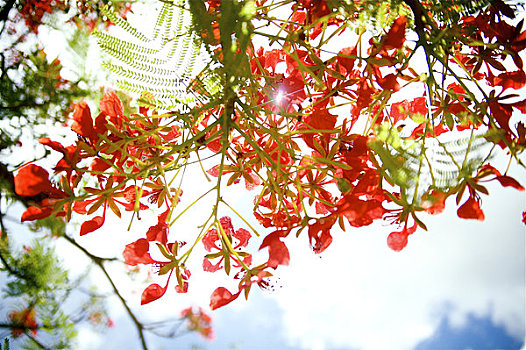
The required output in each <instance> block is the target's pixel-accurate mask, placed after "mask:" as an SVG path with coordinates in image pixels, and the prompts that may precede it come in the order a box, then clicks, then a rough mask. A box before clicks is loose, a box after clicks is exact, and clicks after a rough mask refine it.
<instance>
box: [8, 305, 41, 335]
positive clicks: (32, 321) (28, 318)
mask: <svg viewBox="0 0 526 350" xmlns="http://www.w3.org/2000/svg"><path fill="white" fill-rule="evenodd" d="M9 320H11V322H13V325H14V327H12V328H11V334H12V335H13V338H17V337H19V336H21V335H22V334H24V333H25V332H27V331H31V333H33V335H37V333H38V323H37V321H36V315H35V310H34V309H24V310H22V311H13V312H11V313H10V314H9Z"/></svg>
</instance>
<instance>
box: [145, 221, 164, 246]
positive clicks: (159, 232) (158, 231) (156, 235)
mask: <svg viewBox="0 0 526 350" xmlns="http://www.w3.org/2000/svg"><path fill="white" fill-rule="evenodd" d="M146 238H148V240H149V241H157V242H159V243H161V244H163V245H166V242H168V224H166V223H159V224H157V225H154V226H151V227H150V228H149V229H148V232H146Z"/></svg>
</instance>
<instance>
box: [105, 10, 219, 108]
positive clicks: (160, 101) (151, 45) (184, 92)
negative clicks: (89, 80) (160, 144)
mask: <svg viewBox="0 0 526 350" xmlns="http://www.w3.org/2000/svg"><path fill="white" fill-rule="evenodd" d="M183 5H184V1H177V2H176V3H172V2H164V3H163V6H162V8H161V10H160V12H159V14H158V16H157V20H156V22H155V26H154V29H153V35H152V36H151V37H148V36H146V35H144V34H143V33H141V32H139V31H138V30H136V29H135V28H134V27H132V26H131V25H130V24H129V23H128V22H127V21H125V20H123V19H122V18H120V17H118V16H117V15H116V14H115V13H114V12H113V11H112V10H111V8H109V7H106V8H105V9H104V12H105V14H106V15H107V16H108V18H109V20H111V21H112V22H114V23H115V25H116V26H117V27H119V28H121V29H122V30H123V31H124V33H125V36H128V37H129V40H125V39H121V38H118V37H115V36H112V35H109V34H107V33H103V32H100V31H99V32H96V33H95V35H96V36H97V37H98V43H99V45H100V47H101V48H102V50H103V51H104V52H106V53H107V54H108V55H109V56H111V58H112V59H113V62H116V63H112V61H107V62H106V63H105V64H104V66H105V67H106V68H108V69H109V70H110V71H111V72H112V73H114V74H115V75H116V76H117V83H118V85H119V87H120V88H122V89H124V90H126V91H129V92H132V93H137V94H141V93H143V92H145V91H148V92H149V93H151V95H152V96H153V99H150V100H149V101H143V104H145V105H147V106H149V105H151V104H154V105H157V106H160V107H164V108H174V107H177V106H179V107H180V106H187V105H189V104H192V103H194V102H195V101H197V100H200V99H201V96H200V95H197V94H195V93H194V91H193V90H192V88H191V86H192V78H193V77H195V76H196V75H197V74H196V73H195V70H196V63H197V60H198V59H199V58H201V59H202V56H201V55H200V43H199V41H197V39H196V36H195V33H193V32H192V31H191V30H190V22H191V19H190V13H189V12H188V11H186V10H185V9H184V8H183ZM202 83H203V84H204V85H205V87H206V88H208V87H210V86H211V85H213V80H211V78H210V77H208V76H207V77H204V79H202Z"/></svg>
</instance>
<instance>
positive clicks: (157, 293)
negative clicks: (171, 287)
mask: <svg viewBox="0 0 526 350" xmlns="http://www.w3.org/2000/svg"><path fill="white" fill-rule="evenodd" d="M164 293H166V287H164V288H163V287H161V286H160V285H158V284H157V283H154V284H150V285H149V286H148V287H146V289H145V290H144V292H142V295H141V305H144V304H148V303H151V302H152V301H154V300H157V299H159V298H160V297H162V296H163V295H164Z"/></svg>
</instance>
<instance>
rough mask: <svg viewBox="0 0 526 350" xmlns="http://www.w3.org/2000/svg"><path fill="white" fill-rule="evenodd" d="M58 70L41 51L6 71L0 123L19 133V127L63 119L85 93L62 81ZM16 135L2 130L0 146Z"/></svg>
mask: <svg viewBox="0 0 526 350" xmlns="http://www.w3.org/2000/svg"><path fill="white" fill-rule="evenodd" d="M61 69H62V65H61V64H60V61H59V60H57V59H55V60H53V61H51V62H49V61H48V60H47V57H46V54H45V53H44V52H43V51H35V52H33V53H31V54H29V55H28V56H27V57H25V59H23V60H21V61H20V62H18V63H17V64H16V65H14V66H11V67H10V68H9V69H8V70H6V71H5V74H3V75H2V77H1V78H0V120H2V121H7V122H8V123H9V124H10V126H11V128H12V129H15V130H18V132H19V133H20V129H21V127H22V126H26V125H27V126H28V127H31V126H33V125H36V124H37V123H42V122H45V121H62V120H64V118H63V117H64V111H67V110H68V108H69V106H70V103H71V101H73V100H75V99H77V98H80V97H83V96H87V95H88V92H87V91H85V90H83V89H81V88H79V87H78V86H77V84H76V83H73V82H69V81H67V80H64V79H63V78H62V77H61V76H60V70H61ZM19 136H20V135H19V134H18V135H17V134H15V135H13V134H12V133H10V132H9V131H7V130H2V137H1V138H0V147H1V148H6V147H8V146H10V145H12V144H13V143H15V142H16V141H17V140H18V137H19ZM36 136H37V137H38V136H40V135H36Z"/></svg>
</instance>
